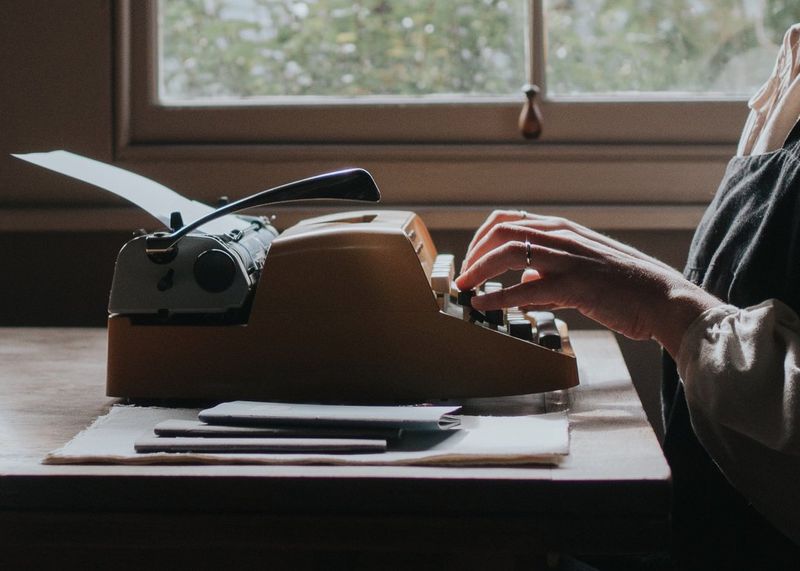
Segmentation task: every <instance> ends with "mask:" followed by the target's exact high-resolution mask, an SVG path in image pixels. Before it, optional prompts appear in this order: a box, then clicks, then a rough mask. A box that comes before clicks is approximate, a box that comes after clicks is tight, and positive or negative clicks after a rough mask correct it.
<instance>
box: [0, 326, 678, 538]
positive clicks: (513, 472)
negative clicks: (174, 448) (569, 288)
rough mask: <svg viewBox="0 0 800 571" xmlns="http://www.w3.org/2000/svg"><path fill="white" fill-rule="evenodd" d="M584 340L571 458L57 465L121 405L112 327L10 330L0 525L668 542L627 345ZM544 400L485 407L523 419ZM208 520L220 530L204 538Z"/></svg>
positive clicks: (665, 478) (3, 394)
mask: <svg viewBox="0 0 800 571" xmlns="http://www.w3.org/2000/svg"><path fill="white" fill-rule="evenodd" d="M572 342H573V346H574V348H575V352H576V354H577V355H578V363H579V370H580V378H581V386H580V387H579V388H578V389H576V390H575V391H574V393H573V396H572V403H571V405H570V411H569V416H570V425H571V452H570V455H569V457H568V458H567V459H566V461H565V462H563V463H562V464H561V465H560V466H558V467H523V468H520V467H517V468H463V467H461V468H435V467H385V466H373V467H338V466H46V465H42V464H41V459H42V457H43V456H44V455H45V454H46V453H47V452H49V451H50V450H53V449H55V448H58V447H60V446H61V445H63V444H64V443H65V442H66V441H68V440H69V439H70V438H72V436H74V435H75V434H76V433H77V432H79V431H80V430H81V429H83V428H84V427H85V426H87V425H88V424H89V423H91V422H92V420H93V419H94V418H96V417H97V416H98V415H101V414H104V413H105V412H106V411H107V410H108V408H109V407H110V405H111V404H112V403H113V402H114V401H113V400H112V399H109V398H108V397H105V396H104V383H105V331H104V330H99V329H17V328H14V329H10V328H7V329H2V328H0V361H2V368H0V531H2V530H3V528H4V527H7V528H8V529H13V530H14V531H15V533H17V535H18V536H19V537H20V538H21V539H20V541H21V542H23V543H24V542H25V541H28V542H29V543H30V544H38V543H40V542H41V540H42V539H41V538H42V537H45V536H47V533H48V530H50V531H52V530H53V529H54V528H55V527H56V526H57V527H58V529H59V530H60V531H59V534H57V535H59V537H60V538H59V539H52V538H51V539H50V540H48V541H54V542H56V543H55V544H52V545H51V546H54V547H60V548H63V547H64V546H65V545H67V544H68V543H69V541H70V537H71V536H70V532H69V531H67V532H66V535H64V534H65V531H64V530H71V529H76V531H75V532H74V533H79V532H78V531H77V529H78V528H81V527H82V526H83V527H85V525H89V524H87V523H86V522H87V521H89V520H87V519H86V518H87V515H86V514H87V513H91V514H92V517H91V518H89V519H90V520H92V521H95V524H96V525H97V526H99V527H98V528H97V529H96V532H97V533H100V534H101V535H102V532H100V531H97V530H99V529H100V528H101V527H103V524H102V522H106V523H108V522H113V523H114V525H116V526H119V525H127V526H128V527H130V528H131V530H132V531H129V532H128V535H127V536H126V537H128V538H129V539H130V541H140V542H141V543H142V544H147V542H148V541H150V540H151V539H152V537H153V536H154V534H156V535H157V533H158V530H159V529H161V530H162V531H163V530H164V529H167V528H170V527H171V526H174V525H176V518H177V520H178V521H180V522H181V523H180V525H189V526H194V527H193V528H192V529H194V533H195V538H194V540H193V541H194V543H197V544H202V545H209V544H215V543H214V542H220V541H222V542H228V543H225V545H230V542H233V543H234V544H235V543H237V542H243V541H245V539H244V538H246V537H247V536H248V533H255V532H254V529H257V530H258V532H257V533H258V534H259V538H260V539H259V541H260V544H261V546H262V547H263V546H265V545H266V546H269V545H272V546H273V547H280V548H282V549H283V548H286V546H287V545H295V544H297V541H298V537H300V536H302V537H304V538H311V539H308V540H305V539H304V540H303V545H305V546H308V545H309V543H308V542H311V544H314V545H316V546H322V547H323V548H326V546H327V548H334V546H336V548H339V547H341V546H342V545H349V546H350V547H352V548H354V549H355V548H359V547H363V544H364V541H367V539H366V538H369V539H368V541H369V542H370V545H372V546H373V547H375V546H376V545H377V546H379V547H380V548H381V549H392V548H393V546H394V547H397V548H400V547H401V546H407V545H408V544H409V542H410V541H413V542H414V545H415V546H416V547H417V548H418V549H422V550H425V549H426V545H427V546H428V547H430V549H435V548H437V547H441V546H442V545H443V544H447V545H450V546H452V547H453V548H455V549H459V548H463V547H465V546H468V547H469V548H470V549H478V548H480V547H481V546H484V547H486V548H491V549H493V550H507V551H510V552H522V551H525V550H530V549H546V550H553V549H556V550H558V549H565V550H569V551H570V552H573V553H602V552H614V551H625V552H637V551H645V550H651V549H657V548H659V547H662V546H663V545H664V542H665V541H666V529H667V521H668V519H667V518H668V511H669V499H670V484H669V482H670V474H669V468H668V466H667V464H666V462H665V460H664V457H663V455H662V453H661V449H660V446H659V444H658V442H657V440H656V437H655V434H654V433H653V431H652V429H651V427H650V425H649V424H648V422H647V419H646V417H645V414H644V412H643V410H642V406H641V403H640V401H639V399H638V396H637V394H636V392H635V390H634V388H633V386H632V384H631V380H630V376H629V374H628V371H627V369H626V367H625V363H624V360H623V359H622V355H621V354H620V352H619V348H618V346H617V344H616V341H615V340H614V338H613V336H612V335H611V334H609V333H607V332H596V331H575V332H573V333H572ZM541 400H542V397H541V396H536V395H528V396H525V397H518V398H517V397H515V398H513V399H486V400H482V401H480V402H479V403H477V404H478V405H479V406H480V407H482V408H485V409H489V410H492V411H493V412H498V411H499V412H503V411H507V412H509V413H519V412H521V411H522V412H524V411H526V410H529V409H531V407H536V406H540V405H541ZM474 405H476V403H471V405H470V406H474ZM42 514H47V517H40V516H41V515H42ZM37 516H38V517H37ZM187 518H188V519H187ZM253 518H256V520H257V525H256V520H254V519H253ZM145 520H146V521H147V522H148V523H147V526H142V525H141V524H142V521H145ZM220 521H225V522H227V524H226V525H225V526H224V528H225V529H229V530H232V531H230V533H229V534H228V535H230V537H228V538H227V539H226V538H224V537H222V536H223V535H225V534H222V535H221V534H220V531H219V530H220V527H219V522H220ZM76 522H82V523H81V524H80V525H78V526H77V528H76V527H75V526H76V525H77V523H76ZM209 522H213V525H212V524H211V523H209ZM209 525H212V528H213V529H214V530H216V531H214V532H213V533H211V532H210V531H203V530H204V529H206V528H207V527H208V526H209ZM252 526H256V527H255V528H254V527H252ZM143 527H146V530H145V529H143ZM126 529H127V528H126ZM267 529H269V530H271V531H270V533H269V534H268V536H269V537H268V538H267V537H265V530H267ZM248 530H249V531H248ZM24 538H27V539H24ZM148 538H149V539H148ZM354 538H357V539H354ZM72 539H73V540H74V539H76V537H72ZM187 541H188V540H187ZM209 542H211V543H209ZM101 543H102V542H101ZM187 545H188V544H187Z"/></svg>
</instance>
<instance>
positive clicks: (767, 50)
mask: <svg viewBox="0 0 800 571" xmlns="http://www.w3.org/2000/svg"><path fill="white" fill-rule="evenodd" d="M545 10H546V14H547V22H548V25H547V28H548V56H549V57H548V64H547V87H548V92H549V93H551V94H552V93H559V94H582V93H618V92H625V91H635V92H700V93H703V92H716V93H725V94H751V93H752V92H753V91H755V90H756V89H757V88H758V86H759V85H760V84H761V83H762V82H763V81H764V80H765V79H766V77H767V76H768V75H769V72H770V71H771V70H772V67H773V64H774V61H775V56H776V54H777V51H778V47H779V45H780V42H781V39H782V38H783V34H784V32H785V31H786V29H787V28H788V27H789V26H790V25H791V24H793V23H794V22H797V21H798V20H800V6H798V4H797V2H796V0H767V1H766V2H764V1H762V0H548V1H547V2H546V8H545Z"/></svg>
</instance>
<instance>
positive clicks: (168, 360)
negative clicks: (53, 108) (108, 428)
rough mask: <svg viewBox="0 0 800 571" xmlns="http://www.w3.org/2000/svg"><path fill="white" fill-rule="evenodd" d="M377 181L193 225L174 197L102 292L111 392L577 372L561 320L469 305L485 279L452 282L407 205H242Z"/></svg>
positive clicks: (570, 381)
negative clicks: (263, 213)
mask: <svg viewBox="0 0 800 571" xmlns="http://www.w3.org/2000/svg"><path fill="white" fill-rule="evenodd" d="M42 156H43V155H39V158H40V159H41V157H42ZM27 157H28V156H23V157H22V158H27ZM29 160H31V162H37V164H41V165H42V166H46V167H47V168H54V166H53V165H51V164H47V160H45V159H41V160H39V161H34V160H32V159H29ZM84 160H86V159H84ZM105 167H107V168H110V169H115V167H109V166H108V165H105ZM54 170H60V172H65V173H67V174H71V172H69V170H70V169H67V168H60V169H59V168H54ZM117 170H118V169H117ZM129 174H130V173H129ZM83 178H84V180H86V178H87V177H83ZM151 182H152V181H151ZM95 184H97V182H95ZM120 194H122V193H120ZM379 196H380V195H379V192H378V189H377V187H376V186H375V184H374V182H373V180H372V177H371V176H370V175H369V174H368V173H367V172H366V171H364V170H361V169H351V170H347V171H339V172H336V173H329V174H326V175H321V176H318V177H313V178H310V179H305V180H302V181H297V182H295V183H290V184H288V185H284V186H282V187H278V188H277V189H272V190H268V191H264V192H261V193H258V194H256V195H253V196H251V197H248V198H245V199H242V200H240V201H238V202H234V203H231V204H227V205H225V206H222V207H220V208H218V209H217V210H211V209H210V208H207V210H206V211H205V214H204V215H203V216H200V217H199V218H198V219H196V220H195V221H194V222H192V223H190V224H184V223H183V221H182V220H181V218H182V217H183V216H182V214H183V213H178V212H177V211H176V212H173V213H171V216H170V218H171V222H170V224H169V225H170V230H169V231H165V232H156V233H151V234H143V235H140V236H138V237H135V238H133V239H132V240H131V241H130V242H128V243H127V244H125V245H124V246H123V248H122V250H121V251H120V253H119V256H118V258H117V263H116V268H115V273H114V279H113V284H112V289H111V296H110V301H109V314H110V315H109V318H108V379H107V390H108V394H109V395H110V396H117V397H127V398H131V399H204V400H206V399H210V400H222V399H224V400H230V399H250V400H302V401H349V402H402V401H424V400H431V399H434V400H438V399H461V398H468V397H487V396H501V395H512V394H526V393H535V392H544V391H553V390H559V389H565V388H568V387H572V386H575V385H576V384H577V383H578V375H577V367H576V363H575V356H574V355H573V353H572V350H571V348H570V346H569V339H568V336H567V332H566V327H565V326H564V324H563V323H561V322H559V321H558V320H555V319H554V318H553V316H552V314H550V315H546V314H544V315H543V314H535V313H523V312H521V311H517V310H513V309H511V310H505V311H496V312H488V313H479V312H477V311H475V310H473V309H472V308H471V307H470V306H469V300H470V298H471V296H472V295H479V294H480V292H457V291H455V290H454V286H453V284H452V279H453V273H454V259H453V257H452V256H450V255H447V254H439V253H438V252H437V251H436V247H435V245H434V243H433V241H432V240H431V237H430V234H429V233H428V230H427V229H426V227H425V225H424V223H423V222H422V220H421V219H420V218H419V217H418V216H417V215H416V214H414V213H413V212H406V211H393V210H378V209H371V210H358V211H353V212H343V213H339V214H331V215H328V216H321V217H318V218H311V219H307V220H304V221H302V222H300V223H299V224H297V225H295V226H292V227H290V228H288V229H286V230H284V231H283V232H278V231H277V230H276V229H275V228H274V227H273V226H272V225H271V224H270V222H269V220H268V219H267V218H262V217H254V216H243V215H240V214H233V213H236V212H240V211H241V210H243V209H246V208H251V207H253V206H263V205H266V204H273V203H276V202H286V201H290V200H304V199H319V198H324V199H337V200H339V199H347V200H361V201H369V202H377V201H378V200H379ZM209 228H213V229H214V231H209ZM226 228H227V229H226ZM484 287H485V289H491V288H493V287H499V284H491V283H489V284H486V285H485V286H484Z"/></svg>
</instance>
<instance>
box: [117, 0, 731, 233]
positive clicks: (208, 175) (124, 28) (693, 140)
mask: <svg viewBox="0 0 800 571" xmlns="http://www.w3.org/2000/svg"><path fill="white" fill-rule="evenodd" d="M116 9H117V11H116V27H117V30H116V32H117V33H116V78H115V87H116V112H115V123H116V137H115V156H116V158H117V160H118V161H119V162H120V163H122V166H130V167H131V168H136V166H137V165H139V166H142V165H144V166H145V167H146V168H145V170H146V171H148V172H149V173H152V174H153V176H154V177H157V178H159V180H162V181H165V182H169V181H170V177H172V178H173V179H174V180H176V181H177V184H172V186H173V188H175V189H176V190H179V191H181V192H185V193H187V194H191V195H192V196H194V197H195V198H198V199H200V200H207V201H213V200H215V199H216V198H217V197H218V196H219V195H220V194H227V195H230V196H243V195H246V194H248V193H250V192H255V191H256V190H259V189H261V188H265V187H267V186H270V185H272V184H280V183H282V182H286V181H287V180H291V179H293V178H300V177H303V176H308V175H310V174H315V173H317V172H321V171H324V170H329V169H332V168H341V167H342V166H346V165H347V166H349V165H359V166H364V167H365V168H368V169H369V170H370V171H371V172H373V175H374V176H375V177H376V179H377V181H378V184H379V186H381V188H382V190H383V191H384V192H383V196H384V203H385V204H388V205H389V206H393V207H407V208H413V209H415V210H418V211H419V210H422V211H428V212H429V213H430V214H429V216H432V217H433V218H434V219H435V221H434V222H433V224H432V223H431V221H430V220H426V221H427V222H428V224H429V225H432V226H434V227H441V228H462V227H463V228H468V227H471V226H472V225H474V224H475V223H477V222H479V221H480V219H481V217H482V216H483V215H484V214H485V212H486V211H487V210H488V209H490V208H491V207H492V206H494V205H504V206H519V207H526V208H527V209H531V208H537V209H539V210H540V211H554V212H561V211H566V212H567V213H570V212H571V213H572V214H573V215H577V216H576V217H577V218H578V219H580V220H581V221H583V222H586V223H589V224H592V223H596V222H597V221H600V222H603V224H605V225H606V226H614V227H625V228H628V227H633V228H638V227H646V228H649V227H654V228H691V227H692V226H693V225H694V224H695V223H696V222H697V220H698V219H699V216H700V213H701V212H702V207H703V205H704V204H706V203H707V201H708V199H709V198H710V196H711V194H712V193H713V191H714V190H715V187H716V185H717V183H718V181H719V178H720V176H721V174H722V173H723V171H724V167H725V164H726V162H727V160H728V158H729V157H730V156H731V154H732V153H733V152H734V151H735V144H736V141H737V139H738V136H739V133H740V131H741V127H742V125H743V124H744V120H745V118H746V115H747V106H746V102H745V101H744V100H724V101H712V100H703V99H693V100H686V101H680V100H675V99H667V98H665V99H661V100H656V99H651V100H647V101H644V100H640V99H637V100H631V101H620V100H605V101H602V100H592V101H589V100H586V99H573V100H551V99H548V98H547V95H546V84H545V77H544V74H543V70H544V65H543V64H544V57H545V55H544V48H543V46H544V29H543V18H542V1H541V0H530V14H531V18H532V23H531V26H532V30H533V37H534V40H535V41H533V42H530V43H531V48H530V57H529V59H530V67H531V69H530V73H531V78H532V79H533V80H534V82H536V83H538V84H539V85H541V86H542V88H543V91H544V97H543V101H542V102H541V109H542V114H543V117H544V120H543V127H544V129H543V134H542V137H541V138H540V139H539V140H537V141H525V140H524V139H522V137H521V136H520V134H519V131H518V129H517V118H518V116H519V113H520V110H521V108H522V103H523V99H524V96H523V95H522V93H521V92H520V95H519V97H518V98H514V97H508V98H498V97H495V98H482V99H479V100H470V101H468V102H459V101H455V102H430V101H424V100H423V101H409V100H402V99H397V98H386V99H384V100H381V101H379V102H376V101H375V100H374V99H370V101H369V102H368V103H356V104H353V103H352V100H348V101H347V102H345V101H331V100H329V99H325V100H323V101H322V102H320V103H317V102H314V104H308V103H309V102H308V100H303V101H302V102H301V103H291V104H290V103H284V104H280V105H267V106H261V105H252V104H242V105H233V106H228V107H217V106H201V105H189V106H164V105H161V104H160V103H159V102H158V100H157V85H158V80H157V77H156V66H155V61H156V57H157V54H156V47H157V31H156V26H155V19H156V18H155V15H156V0H117V4H116ZM521 83H523V82H521ZM139 171H140V172H142V169H141V168H139ZM176 172H179V174H176ZM631 208H633V209H635V211H636V212H638V213H639V214H638V215H637V220H638V221H629V222H624V219H625V218H626V217H627V215H626V214H624V213H625V212H628V211H629V209H631ZM647 208H649V212H650V215H645V214H644V212H645V210H646V209H647ZM565 209H566V210H565ZM614 209H616V210H614ZM626 209H627V210H626ZM643 209H644V210H643ZM658 209H661V212H662V213H669V212H671V213H672V214H671V215H669V216H667V217H666V218H665V217H664V216H661V215H660V214H659V213H658V211H657V210H658ZM290 210H291V209H290ZM306 210H307V209H305V208H299V209H296V211H297V212H298V216H302V215H304V214H305V213H306ZM452 212H459V214H450V213H452ZM614 212H619V216H617V215H615V214H614ZM587 213H592V214H591V215H590V214H587ZM598 213H599V214H598ZM290 218H291V216H290ZM615 219H618V220H619V221H618V222H617V223H613V222H612V220H615ZM648 220H649V222H648ZM595 225H596V224H595Z"/></svg>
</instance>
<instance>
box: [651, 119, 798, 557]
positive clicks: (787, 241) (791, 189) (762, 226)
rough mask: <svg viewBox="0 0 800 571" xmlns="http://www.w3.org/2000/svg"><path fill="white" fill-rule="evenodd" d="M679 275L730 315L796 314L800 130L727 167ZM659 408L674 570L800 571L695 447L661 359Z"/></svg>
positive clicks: (785, 542)
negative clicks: (771, 308) (773, 307)
mask: <svg viewBox="0 0 800 571" xmlns="http://www.w3.org/2000/svg"><path fill="white" fill-rule="evenodd" d="M684 275H685V276H686V277H687V278H688V279H689V280H691V281H692V282H694V283H696V284H698V285H700V286H701V287H703V288H704V289H705V290H707V291H709V292H710V293H712V294H714V295H716V296H717V297H719V298H720V299H722V300H723V301H725V302H727V303H730V304H732V305H735V306H737V307H748V306H752V305H756V304H758V303H760V302H762V301H765V300H767V299H771V298H776V299H779V300H781V301H782V302H784V303H785V304H787V305H788V306H789V307H791V308H792V309H794V311H795V312H797V313H800V123H798V125H797V126H795V128H794V129H793V130H792V133H791V134H790V135H789V138H788V139H787V141H786V143H785V144H784V146H783V148H782V149H779V150H778V151H775V152H772V153H767V154H764V155H756V156H751V157H734V158H733V159H732V160H731V161H730V163H729V164H728V168H727V171H726V173H725V177H724V179H723V180H722V183H721V185H720V188H719V190H718V191H717V194H716V196H715V197H714V200H713V201H712V202H711V204H710V205H709V208H708V210H707V211H706V213H705V215H704V216H703V219H702V221H701V222H700V225H699V227H698V228H697V231H696V233H695V236H694V239H693V240H692V246H691V249H690V251H689V258H688V262H687V265H686V270H685V272H684ZM662 398H663V403H664V423H665V428H666V434H665V439H664V452H665V455H666V456H667V460H668V461H669V464H670V467H671V469H672V475H673V484H674V508H673V541H674V547H675V554H676V555H675V556H676V560H677V562H678V564H679V565H680V567H682V568H688V569H695V568H703V569H748V570H749V569H784V568H786V569H789V568H791V569H800V546H797V545H795V544H794V543H793V542H791V541H790V540H789V539H788V538H786V537H785V536H784V535H783V534H781V533H780V532H778V531H777V530H776V529H775V528H774V527H772V525H770V524H769V523H768V522H767V521H766V520H765V519H764V518H763V517H762V516H761V515H760V514H758V513H757V512H756V511H755V510H754V509H753V508H752V507H751V506H750V505H749V504H748V502H747V500H746V499H745V498H744V497H743V496H742V495H741V494H739V493H738V492H737V491H736V490H735V489H734V488H733V487H732V486H731V485H730V484H729V483H728V482H727V480H726V479H725V477H724V476H723V475H722V473H721V472H720V470H719V469H718V468H717V466H716V464H715V463H714V461H713V460H711V458H710V457H709V456H708V454H707V453H706V451H705V449H704V448H703V447H702V445H701V444H700V443H699V442H698V440H697V438H696V436H695V434H694V432H693V430H692V427H691V422H690V417H689V411H688V408H687V405H686V399H685V395H684V392H683V386H682V384H681V383H680V381H679V379H678V375H677V372H676V368H675V363H674V362H673V361H672V359H670V358H669V357H668V356H666V355H665V359H664V382H663V385H662ZM754 414H758V411H754ZM798 478H800V474H798ZM798 493H800V487H798Z"/></svg>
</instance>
